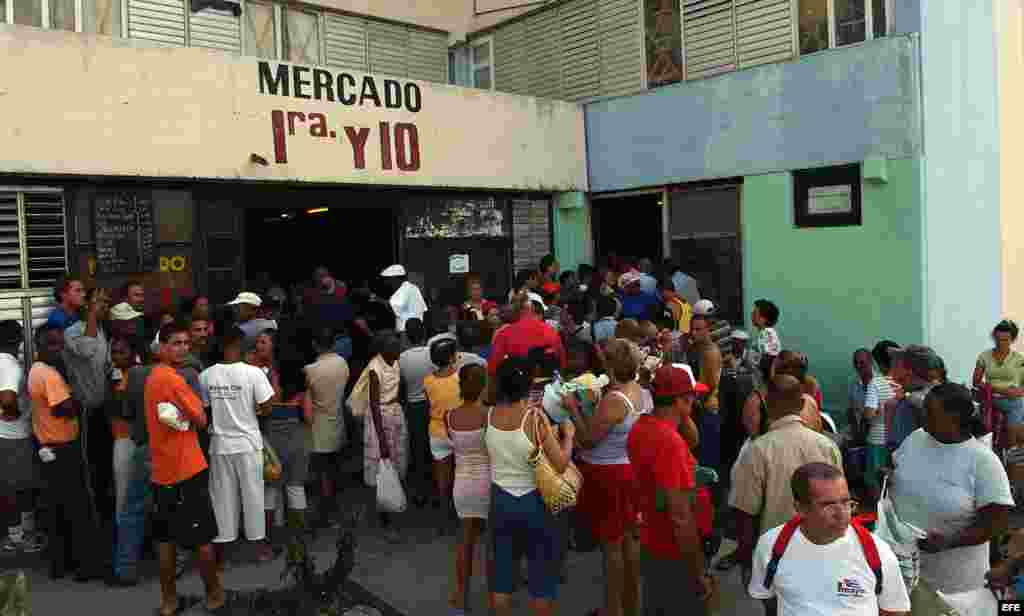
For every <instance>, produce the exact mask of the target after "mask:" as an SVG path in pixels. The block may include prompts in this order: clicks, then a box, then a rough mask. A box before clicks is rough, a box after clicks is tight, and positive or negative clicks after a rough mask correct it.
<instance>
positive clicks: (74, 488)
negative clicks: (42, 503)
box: [28, 323, 102, 582]
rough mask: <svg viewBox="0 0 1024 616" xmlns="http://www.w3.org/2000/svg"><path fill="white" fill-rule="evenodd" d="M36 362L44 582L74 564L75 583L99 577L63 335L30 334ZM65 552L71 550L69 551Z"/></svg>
mask: <svg viewBox="0 0 1024 616" xmlns="http://www.w3.org/2000/svg"><path fill="white" fill-rule="evenodd" d="M36 345H37V347H38V349H39V359H38V361H36V362H35V363H34V364H32V370H31V371H29V374H28V393H29V396H30V397H31V399H32V432H33V433H34V434H35V437H36V440H37V441H39V458H40V459H41V460H42V461H43V481H44V482H45V483H46V489H47V492H48V495H49V502H50V504H51V506H50V520H49V524H48V525H47V527H48V528H49V533H50V550H49V556H50V577H51V578H53V579H57V578H61V577H64V575H65V572H66V569H67V568H68V566H69V565H72V564H74V565H77V568H76V571H75V580H76V581H79V582H85V581H88V580H92V579H96V578H100V577H102V572H101V571H100V567H99V563H98V562H97V559H96V555H97V551H96V550H95V549H94V546H93V544H92V541H93V538H94V537H96V536H97V535H98V532H97V530H96V520H95V519H94V518H93V516H92V510H91V507H90V506H89V495H88V493H87V492H86V489H85V485H86V477H85V473H84V469H85V466H84V459H83V457H82V446H81V444H80V443H79V441H78V435H79V425H78V421H79V416H80V415H81V413H82V405H81V404H79V402H78V401H77V400H75V399H74V398H72V397H71V388H70V387H69V386H68V382H67V379H66V378H65V375H66V374H67V369H66V367H65V366H64V359H63V352H64V330H63V329H62V328H61V325H60V324H51V323H47V324H45V325H43V326H42V327H40V328H39V329H38V330H37V333H36ZM69 548H71V549H69Z"/></svg>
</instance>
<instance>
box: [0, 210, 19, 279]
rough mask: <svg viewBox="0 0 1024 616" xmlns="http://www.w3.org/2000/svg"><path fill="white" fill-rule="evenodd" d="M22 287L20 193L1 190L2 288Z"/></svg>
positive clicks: (0, 252)
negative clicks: (19, 220)
mask: <svg viewBox="0 0 1024 616" xmlns="http://www.w3.org/2000/svg"><path fill="white" fill-rule="evenodd" d="M20 288H21V233H20V231H19V229H18V193H15V192H0V289H20Z"/></svg>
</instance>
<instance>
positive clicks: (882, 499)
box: [875, 477, 928, 592]
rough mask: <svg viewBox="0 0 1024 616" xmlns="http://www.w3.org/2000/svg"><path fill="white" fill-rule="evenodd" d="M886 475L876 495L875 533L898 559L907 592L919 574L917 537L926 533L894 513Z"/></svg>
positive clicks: (915, 583)
mask: <svg viewBox="0 0 1024 616" xmlns="http://www.w3.org/2000/svg"><path fill="white" fill-rule="evenodd" d="M888 481H889V478H888V477H885V478H884V479H882V489H881V492H880V493H879V494H880V495H879V497H878V520H877V521H876V522H875V535H876V536H877V537H878V538H879V539H881V540H882V541H885V542H886V543H888V544H889V547H891V548H892V551H893V552H894V553H895V554H896V560H897V561H899V565H900V573H901V574H902V576H903V581H904V583H905V584H906V587H907V592H910V591H912V590H913V589H914V587H916V586H917V583H918V580H919V579H920V574H921V549H920V548H918V547H917V541H918V539H924V538H925V537H927V536H928V533H926V532H924V531H923V530H921V529H919V528H917V527H915V526H913V525H911V524H908V523H907V522H904V521H903V520H901V519H900V518H899V516H898V515H897V514H896V508H895V506H894V505H893V502H892V499H891V498H889V495H888V493H887V491H886V485H887V483H888Z"/></svg>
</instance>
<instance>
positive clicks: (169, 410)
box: [156, 402, 191, 432]
mask: <svg viewBox="0 0 1024 616" xmlns="http://www.w3.org/2000/svg"><path fill="white" fill-rule="evenodd" d="M156 416H157V419H159V420H160V423H162V424H164V425H165V426H167V427H168V428H171V429H173V430H177V431H179V432H188V429H189V428H190V427H191V423H190V422H189V421H188V420H187V419H185V418H183V417H182V416H181V411H179V410H178V407H176V406H174V405H173V404H171V403H170V402H161V403H160V404H157V405H156Z"/></svg>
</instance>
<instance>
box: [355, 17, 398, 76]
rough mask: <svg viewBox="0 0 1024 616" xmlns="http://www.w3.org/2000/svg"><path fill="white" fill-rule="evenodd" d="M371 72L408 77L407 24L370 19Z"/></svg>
mask: <svg viewBox="0 0 1024 616" xmlns="http://www.w3.org/2000/svg"><path fill="white" fill-rule="evenodd" d="M366 30H367V36H368V37H369V49H370V56H369V61H370V62H369V63H370V72H372V73H380V74H382V75H391V76H392V77H407V76H408V74H409V68H408V58H407V55H408V52H409V29H408V28H406V27H405V26H400V25H397V24H391V23H386V22H383V21H373V20H369V21H368V22H367V29H366Z"/></svg>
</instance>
